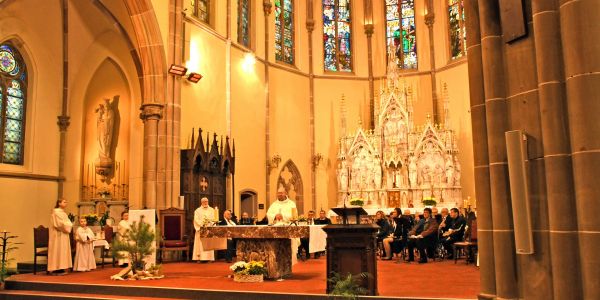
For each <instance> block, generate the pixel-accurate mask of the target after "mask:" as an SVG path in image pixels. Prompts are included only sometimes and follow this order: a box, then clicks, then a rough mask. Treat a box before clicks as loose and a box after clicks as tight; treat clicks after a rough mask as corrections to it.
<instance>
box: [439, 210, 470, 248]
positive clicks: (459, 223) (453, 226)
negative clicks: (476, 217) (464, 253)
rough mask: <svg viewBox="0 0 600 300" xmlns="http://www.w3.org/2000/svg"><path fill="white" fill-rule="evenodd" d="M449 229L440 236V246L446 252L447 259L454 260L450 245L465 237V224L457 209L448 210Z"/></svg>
mask: <svg viewBox="0 0 600 300" xmlns="http://www.w3.org/2000/svg"><path fill="white" fill-rule="evenodd" d="M450 219H451V221H450V228H448V231H446V232H445V233H444V234H443V235H442V239H441V242H442V245H444V248H445V249H446V251H448V258H450V259H451V258H454V253H453V252H452V244H454V243H456V242H458V241H462V239H463V237H464V235H465V227H466V225H467V222H466V221H465V219H464V218H463V217H461V216H460V214H459V212H458V209H457V208H453V209H451V210H450Z"/></svg>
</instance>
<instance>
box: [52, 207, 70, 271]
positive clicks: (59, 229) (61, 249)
mask: <svg viewBox="0 0 600 300" xmlns="http://www.w3.org/2000/svg"><path fill="white" fill-rule="evenodd" d="M66 207H67V200H66V199H58V200H57V201H56V205H55V206H54V210H52V216H51V217H50V228H49V230H48V231H49V237H48V269H47V270H48V272H52V271H56V270H65V271H68V269H69V268H71V267H72V266H73V264H72V261H71V240H70V238H69V233H71V229H72V228H73V223H71V221H70V220H69V216H67V213H65V211H64V209H65V208H66Z"/></svg>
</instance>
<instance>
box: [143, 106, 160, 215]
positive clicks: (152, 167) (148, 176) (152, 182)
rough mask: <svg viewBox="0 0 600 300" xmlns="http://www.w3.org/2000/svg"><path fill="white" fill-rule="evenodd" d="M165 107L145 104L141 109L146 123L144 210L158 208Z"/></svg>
mask: <svg viewBox="0 0 600 300" xmlns="http://www.w3.org/2000/svg"><path fill="white" fill-rule="evenodd" d="M163 107H164V105H163V104H159V103H144V104H142V106H141V108H140V110H141V111H142V112H141V113H140V119H142V121H143V122H144V159H143V161H144V167H143V172H144V175H143V176H144V178H143V182H144V186H143V193H142V197H143V198H142V206H143V208H156V167H157V154H158V151H157V148H158V123H159V120H160V119H162V116H163Z"/></svg>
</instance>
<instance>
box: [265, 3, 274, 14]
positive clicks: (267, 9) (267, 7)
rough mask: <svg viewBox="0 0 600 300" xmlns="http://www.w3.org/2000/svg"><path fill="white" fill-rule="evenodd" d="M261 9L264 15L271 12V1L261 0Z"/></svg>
mask: <svg viewBox="0 0 600 300" xmlns="http://www.w3.org/2000/svg"><path fill="white" fill-rule="evenodd" d="M263 11H264V13H265V16H268V15H270V14H271V11H273V4H272V3H271V0H263Z"/></svg>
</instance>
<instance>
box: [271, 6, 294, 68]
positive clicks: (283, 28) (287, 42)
mask: <svg viewBox="0 0 600 300" xmlns="http://www.w3.org/2000/svg"><path fill="white" fill-rule="evenodd" d="M275 59H277V61H282V62H285V63H288V64H292V65H293V64H294V1H293V0H275Z"/></svg>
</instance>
